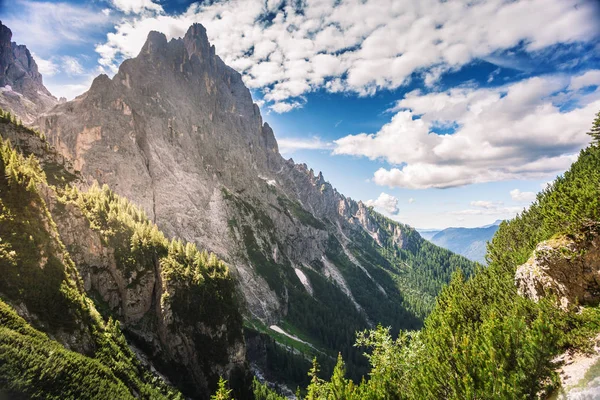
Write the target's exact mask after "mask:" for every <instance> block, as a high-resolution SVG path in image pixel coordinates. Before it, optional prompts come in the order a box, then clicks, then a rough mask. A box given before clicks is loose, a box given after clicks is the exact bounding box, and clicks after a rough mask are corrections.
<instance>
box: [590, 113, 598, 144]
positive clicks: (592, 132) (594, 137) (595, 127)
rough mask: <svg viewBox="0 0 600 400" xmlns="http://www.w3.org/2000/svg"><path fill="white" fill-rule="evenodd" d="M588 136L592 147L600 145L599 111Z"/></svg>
mask: <svg viewBox="0 0 600 400" xmlns="http://www.w3.org/2000/svg"><path fill="white" fill-rule="evenodd" d="M588 135H590V136H591V137H592V142H593V143H594V145H596V146H598V145H599V144H600V111H598V114H596V118H595V119H594V122H593V123H592V129H591V130H590V131H589V132H588Z"/></svg>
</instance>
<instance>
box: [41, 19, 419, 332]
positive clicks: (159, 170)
mask: <svg viewBox="0 0 600 400" xmlns="http://www.w3.org/2000/svg"><path fill="white" fill-rule="evenodd" d="M36 122H37V124H38V126H39V127H40V128H41V129H42V130H43V131H45V132H46V134H47V136H48V138H49V140H50V141H51V143H52V144H53V145H54V146H56V148H57V149H59V151H60V152H61V153H62V154H63V155H64V156H65V157H67V158H70V159H72V160H73V162H74V165H75V168H77V169H79V170H80V171H81V173H82V175H83V177H84V178H85V179H86V184H91V183H92V182H93V181H98V182H99V183H100V184H104V183H106V184H108V185H109V186H110V187H111V188H112V189H113V190H115V191H116V192H117V193H119V194H120V195H123V196H125V197H127V198H129V199H130V200H132V201H133V202H134V203H136V204H138V205H140V206H141V207H142V208H143V209H144V210H145V211H146V213H147V214H148V215H149V216H150V217H151V219H153V220H154V221H155V222H156V224H157V225H158V226H159V228H160V229H161V230H163V231H164V232H165V233H166V234H167V235H168V236H171V237H175V236H176V237H181V238H183V239H185V240H187V241H192V242H195V243H196V244H197V245H198V246H199V247H201V248H206V249H208V250H210V251H213V252H215V253H217V254H218V255H219V257H220V258H222V259H224V260H225V261H226V262H228V263H229V264H230V265H231V266H232V267H233V272H234V274H235V275H236V277H237V278H238V282H239V288H240V290H241V291H242V293H243V295H244V299H245V302H246V306H247V307H246V308H247V312H248V314H249V316H250V317H253V318H257V319H259V320H261V321H263V322H264V323H267V324H271V323H274V322H277V321H278V320H279V319H280V318H281V317H283V316H285V315H286V312H287V295H286V293H287V288H280V289H282V290H281V291H278V292H279V294H278V293H276V292H275V291H274V290H273V288H271V287H269V285H268V283H267V282H266V280H265V278H264V277H263V276H261V275H260V274H258V273H257V269H256V267H257V265H256V260H252V257H251V255H250V252H249V251H248V248H247V247H248V246H247V245H248V243H245V242H247V241H249V240H250V239H252V240H254V241H255V242H256V244H257V246H258V247H259V249H260V251H262V252H263V253H264V254H265V257H267V258H269V259H275V260H276V261H274V262H276V263H277V264H279V265H286V263H288V264H289V265H291V266H294V267H295V266H306V267H308V266H310V265H311V263H313V262H315V261H318V262H321V260H322V259H324V258H326V252H327V247H328V240H329V238H330V236H331V235H333V236H335V237H336V238H337V240H338V241H339V242H340V243H344V244H345V243H348V242H349V241H350V240H351V239H349V237H352V236H353V232H356V231H361V232H362V231H366V232H367V233H368V234H369V236H371V237H372V238H373V239H374V240H375V241H376V242H378V243H381V240H382V238H386V237H392V238H393V242H394V243H395V244H396V245H398V246H399V247H403V246H405V243H404V239H403V238H404V234H403V230H406V229H409V228H408V227H405V226H402V225H401V224H397V223H395V222H391V221H390V223H389V224H387V225H386V226H382V225H380V224H378V223H376V222H375V220H374V219H373V217H372V216H373V215H374V212H373V211H372V210H371V209H369V208H367V207H366V206H365V205H364V204H362V203H356V202H354V201H353V200H351V199H349V198H346V197H344V196H343V195H341V194H340V193H338V192H337V190H335V189H334V188H333V187H332V186H331V185H330V184H329V183H328V182H326V181H325V179H324V178H323V175H322V174H321V173H319V174H317V175H316V176H315V173H314V172H313V171H312V170H309V169H308V167H307V166H306V165H305V164H302V165H298V164H295V163H294V162H293V160H285V159H284V158H283V157H281V155H280V154H279V151H278V146H277V142H276V140H275V136H274V134H273V130H272V129H271V127H270V126H269V125H268V124H266V123H263V121H262V117H261V115H260V111H259V108H258V106H257V105H256V104H254V103H253V101H252V97H251V94H250V91H249V90H248V89H247V88H246V87H245V85H244V83H243V81H242V78H241V75H240V74H239V73H237V72H236V71H234V70H233V69H231V68H229V67H228V66H226V65H225V64H224V63H223V61H222V60H221V59H220V58H219V57H218V56H217V55H216V54H215V48H214V46H211V45H210V44H209V42H208V40H207V37H206V31H205V30H204V28H203V27H202V26H201V25H199V24H195V25H193V26H192V27H191V28H190V29H189V30H188V32H187V33H186V35H185V37H184V38H182V39H173V40H171V41H167V39H166V37H165V36H164V35H163V34H161V33H158V32H151V33H150V34H149V35H148V39H147V41H146V43H145V45H144V46H143V48H142V50H141V52H140V54H139V55H138V56H137V57H135V58H133V59H130V60H126V61H125V62H123V64H122V65H121V67H120V68H119V71H118V73H117V74H116V75H115V76H114V77H113V78H112V79H110V78H108V77H107V76H106V75H100V76H99V77H97V78H96V79H95V80H94V82H93V84H92V86H91V88H90V90H89V91H88V92H86V93H85V94H83V95H82V96H79V97H78V98H77V99H75V100H73V101H71V102H67V103H63V104H59V105H58V106H56V107H55V108H54V109H52V110H51V111H50V112H48V113H46V114H45V115H42V116H41V117H40V118H39V119H38V120H37V121H36ZM282 268H283V267H282ZM332 268H335V266H333V264H332ZM333 276H341V274H339V273H338V274H334V275H333ZM348 295H349V297H350V298H351V299H353V298H352V294H351V293H350V292H349V290H348ZM367 318H368V317H367Z"/></svg>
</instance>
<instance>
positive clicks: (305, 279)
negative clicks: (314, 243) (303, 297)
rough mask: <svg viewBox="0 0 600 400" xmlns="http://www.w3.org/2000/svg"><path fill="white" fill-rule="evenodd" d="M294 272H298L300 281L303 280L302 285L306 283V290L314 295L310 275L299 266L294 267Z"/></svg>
mask: <svg viewBox="0 0 600 400" xmlns="http://www.w3.org/2000/svg"><path fill="white" fill-rule="evenodd" d="M294 272H296V276H297V277H298V279H300V282H302V285H304V288H305V289H306V291H307V292H308V293H309V294H310V295H311V296H312V295H313V288H312V286H311V285H310V282H309V280H308V277H307V276H306V275H305V274H304V272H302V270H300V269H298V268H294Z"/></svg>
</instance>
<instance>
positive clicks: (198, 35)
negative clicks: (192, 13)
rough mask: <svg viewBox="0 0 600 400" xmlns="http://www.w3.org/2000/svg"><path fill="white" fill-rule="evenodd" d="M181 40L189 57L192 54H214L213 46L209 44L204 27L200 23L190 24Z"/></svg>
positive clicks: (201, 55) (200, 55)
mask: <svg viewBox="0 0 600 400" xmlns="http://www.w3.org/2000/svg"><path fill="white" fill-rule="evenodd" d="M183 42H184V44H185V48H186V50H187V52H188V55H189V57H190V58H191V57H192V56H193V55H194V54H195V55H198V57H200V58H202V57H207V56H209V57H214V56H215V46H211V44H210V43H209V42H208V36H207V35H206V29H205V28H204V26H202V24H193V25H192V26H190V28H189V29H188V31H187V33H186V34H185V36H184V38H183Z"/></svg>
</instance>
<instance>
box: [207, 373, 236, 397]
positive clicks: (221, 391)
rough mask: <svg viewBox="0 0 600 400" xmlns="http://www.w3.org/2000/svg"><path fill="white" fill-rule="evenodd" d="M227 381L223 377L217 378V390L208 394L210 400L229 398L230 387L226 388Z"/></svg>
mask: <svg viewBox="0 0 600 400" xmlns="http://www.w3.org/2000/svg"><path fill="white" fill-rule="evenodd" d="M226 383H227V381H226V380H225V379H223V377H220V378H219V387H218V389H217V392H216V393H215V394H213V395H212V396H210V399H211V400H231V389H227V387H226V386H225V384H226Z"/></svg>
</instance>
